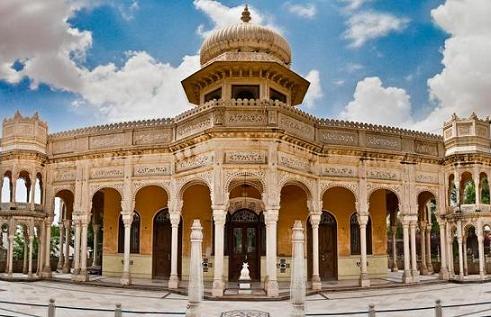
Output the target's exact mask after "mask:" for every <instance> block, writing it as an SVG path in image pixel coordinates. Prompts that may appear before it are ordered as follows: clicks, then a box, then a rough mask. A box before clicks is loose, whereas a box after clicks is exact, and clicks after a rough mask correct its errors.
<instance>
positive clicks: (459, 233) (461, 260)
mask: <svg viewBox="0 0 491 317" xmlns="http://www.w3.org/2000/svg"><path fill="white" fill-rule="evenodd" d="M457 242H458V244H459V279H460V280H463V279H464V257H463V256H462V223H461V222H460V220H459V221H458V223H457Z"/></svg>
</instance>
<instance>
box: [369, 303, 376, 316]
mask: <svg viewBox="0 0 491 317" xmlns="http://www.w3.org/2000/svg"><path fill="white" fill-rule="evenodd" d="M368 317H375V305H374V304H370V305H368Z"/></svg>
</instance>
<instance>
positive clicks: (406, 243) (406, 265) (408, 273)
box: [402, 221, 413, 284]
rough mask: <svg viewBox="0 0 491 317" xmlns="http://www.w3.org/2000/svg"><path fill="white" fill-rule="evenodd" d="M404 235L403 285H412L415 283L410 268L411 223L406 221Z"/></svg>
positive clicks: (403, 227)
mask: <svg viewBox="0 0 491 317" xmlns="http://www.w3.org/2000/svg"><path fill="white" fill-rule="evenodd" d="M402 235H403V240H404V273H403V274H402V282H403V283H406V284H408V283H411V282H412V281H413V279H412V277H411V268H410V258H411V256H410V252H409V222H408V221H404V222H403V223H402Z"/></svg>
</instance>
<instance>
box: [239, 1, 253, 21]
mask: <svg viewBox="0 0 491 317" xmlns="http://www.w3.org/2000/svg"><path fill="white" fill-rule="evenodd" d="M240 19H241V20H242V22H244V23H247V22H249V21H250V20H251V13H250V12H249V7H248V6H247V4H246V5H245V7H244V11H242V17H241V18H240Z"/></svg>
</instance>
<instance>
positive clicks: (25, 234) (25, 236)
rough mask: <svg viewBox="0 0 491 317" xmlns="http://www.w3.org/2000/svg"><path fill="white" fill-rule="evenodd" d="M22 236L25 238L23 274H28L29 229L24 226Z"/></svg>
mask: <svg viewBox="0 0 491 317" xmlns="http://www.w3.org/2000/svg"><path fill="white" fill-rule="evenodd" d="M22 233H23V234H22V235H23V236H24V252H23V253H24V256H23V261H22V274H27V257H28V254H27V253H28V244H29V236H28V234H27V228H26V227H25V226H23V229H22Z"/></svg>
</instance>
